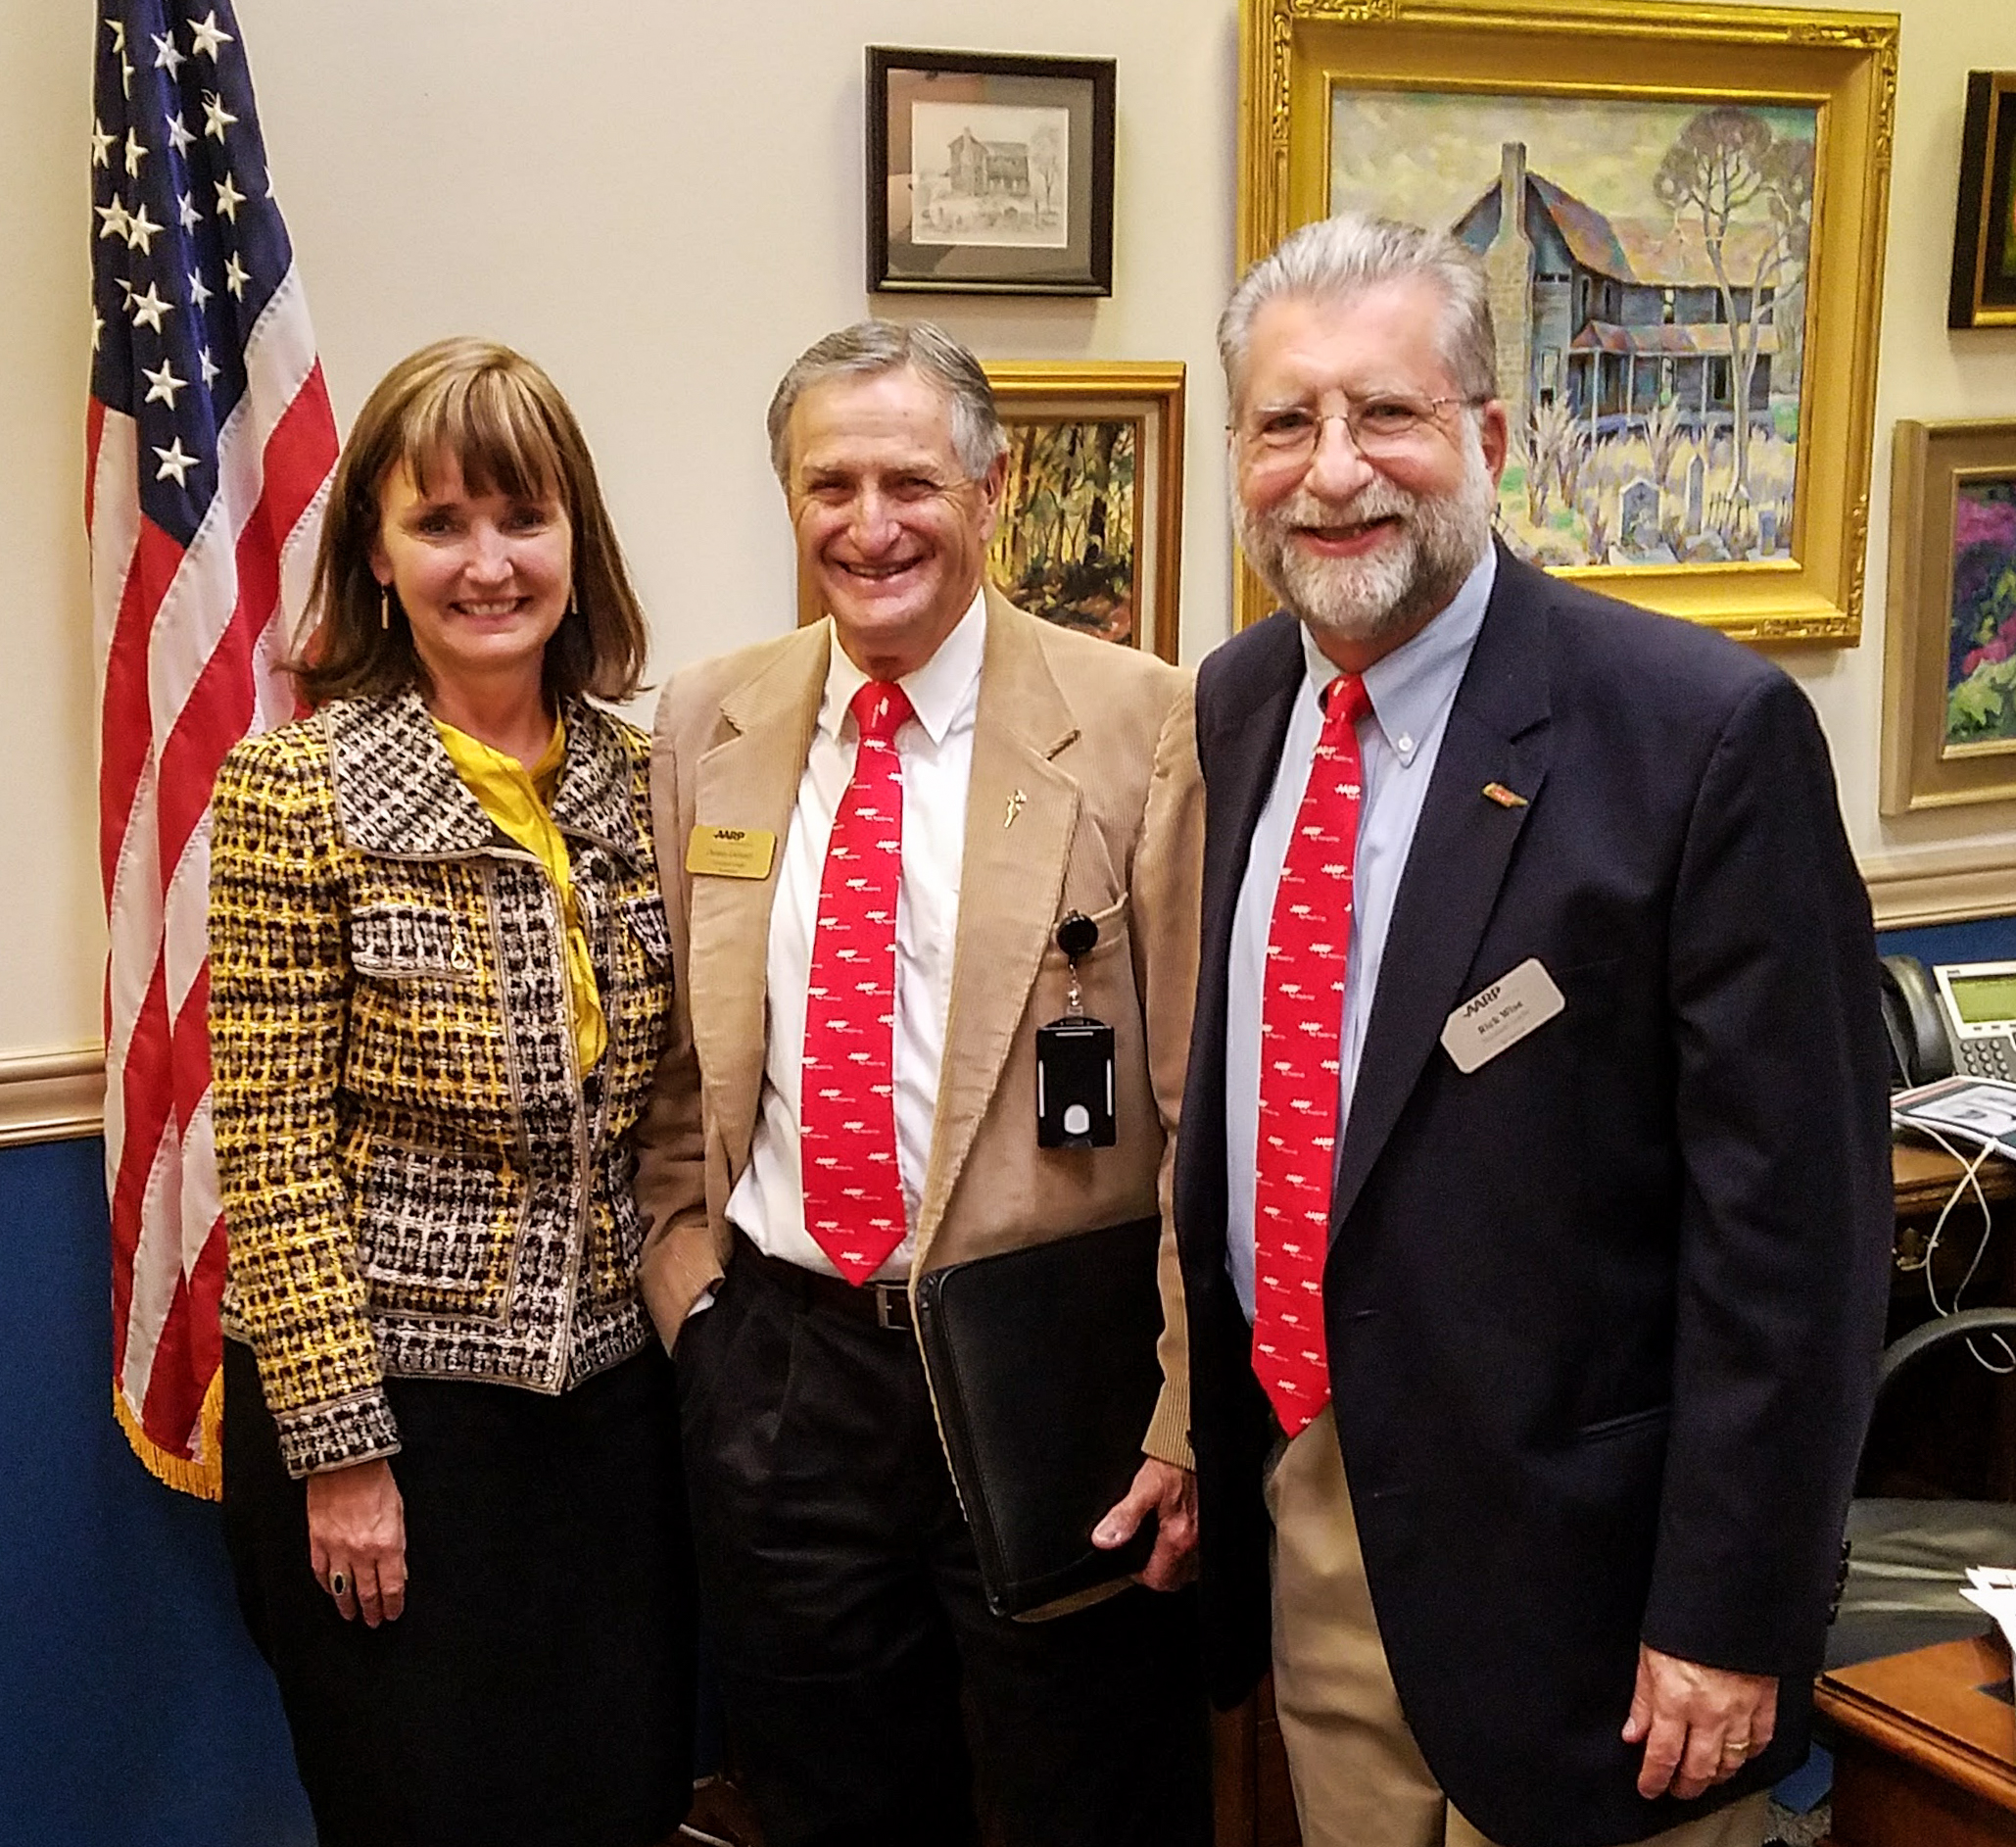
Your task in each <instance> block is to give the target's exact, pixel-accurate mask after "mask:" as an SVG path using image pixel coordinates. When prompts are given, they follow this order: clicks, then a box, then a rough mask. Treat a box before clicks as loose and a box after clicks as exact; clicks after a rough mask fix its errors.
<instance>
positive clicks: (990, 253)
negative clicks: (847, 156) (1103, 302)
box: [865, 45, 1115, 295]
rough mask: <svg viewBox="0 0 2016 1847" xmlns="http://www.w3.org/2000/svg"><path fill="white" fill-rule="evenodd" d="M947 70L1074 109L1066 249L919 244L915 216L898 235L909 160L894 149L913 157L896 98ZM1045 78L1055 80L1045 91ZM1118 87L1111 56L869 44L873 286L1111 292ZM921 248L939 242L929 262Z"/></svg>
mask: <svg viewBox="0 0 2016 1847" xmlns="http://www.w3.org/2000/svg"><path fill="white" fill-rule="evenodd" d="M939 75H954V76H967V77H979V78H981V79H983V80H984V81H985V82H986V84H987V85H988V87H989V89H990V90H992V89H998V90H999V92H1000V93H999V94H990V95H987V96H985V97H984V98H983V99H982V100H983V102H985V103H992V104H1008V105H1015V106H1019V107H1024V108H1042V107H1049V108H1068V109H1070V110H1071V112H1072V138H1071V179H1070V182H1069V192H1068V194H1067V199H1068V222H1069V224H1070V226H1071V236H1070V241H1069V243H1068V244H1067V245H1066V247H1065V248H1064V249H1063V250H1061V251H1059V250H1045V249H1036V248H1025V247H1018V246H983V245H971V244H947V245H942V246H920V245H916V244H912V243H911V242H910V240H909V236H908V228H907V224H905V225H903V226H899V227H898V233H897V236H896V238H895V240H894V241H893V242H892V241H891V238H890V223H889V219H890V213H889V194H890V190H891V188H892V187H893V186H894V185H896V184H897V183H898V182H899V181H900V180H903V179H906V178H908V177H909V169H908V166H907V164H906V165H905V167H904V168H903V169H902V170H896V169H894V168H893V167H892V165H891V162H892V158H896V157H901V158H904V159H905V160H906V162H907V147H908V136H909V124H908V122H907V120H905V121H904V122H902V123H901V124H899V125H898V127H897V129H896V132H895V133H893V134H892V133H891V122H890V111H891V108H892V106H893V104H901V103H904V102H906V101H914V100H917V99H916V98H914V97H908V96H906V94H905V91H906V89H907V88H910V87H915V83H914V81H911V80H914V79H921V80H922V81H924V82H929V81H930V80H931V79H932V78H933V77H934V76H939ZM892 78H893V79H894V83H895V96H894V99H893V104H892V98H891V79H892ZM1045 85H1048V86H1050V93H1049V94H1047V95H1046V94H1045V93H1044V88H1043V86H1045ZM1114 96H1115V77H1114V61H1113V60H1112V59H1111V58H1033V57H1021V56H1012V55H1008V54H1005V53H995V52H978V51H912V50H905V49H903V48H901V47H899V46H893V45H870V46H869V47H868V84H867V107H866V111H865V114H866V116H867V122H868V171H867V204H868V286H869V288H870V289H871V290H878V291H901V292H910V293H922V294H936V295H1111V294H1112V293H1113V124H1114ZM1080 124H1082V127H1083V139H1082V141H1080ZM1081 176H1082V177H1081ZM1080 225H1082V226H1083V229H1082V231H1080V229H1079V226H1080ZM920 250H930V251H931V252H932V256H931V258H930V260H929V262H928V263H927V262H926V261H924V260H922V259H921V258H920V257H919V256H918V255H917V253H918V252H919V251H920Z"/></svg>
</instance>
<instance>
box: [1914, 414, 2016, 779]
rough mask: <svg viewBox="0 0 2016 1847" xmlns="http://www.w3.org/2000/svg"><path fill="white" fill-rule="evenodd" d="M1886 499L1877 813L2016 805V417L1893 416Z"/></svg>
mask: <svg viewBox="0 0 2016 1847" xmlns="http://www.w3.org/2000/svg"><path fill="white" fill-rule="evenodd" d="M1890 507H1891V529H1890V599H1889V602H1888V604H1887V606H1886V610H1887V612H1886V615H1885V618H1884V667H1883V783H1882V808H1883V812H1884V813H1885V814H1907V813H1910V812H1911V811H1913V810H1914V809H1921V808H1944V807H1952V806H1956V805H1958V804H1961V803H1967V802H2012V801H2016V422H1993V423H1919V422H1912V421H1902V420H1900V421H1899V422H1898V424H1897V426H1896V438H1895V441H1894V444H1893V458H1892V469H1891V491H1890Z"/></svg>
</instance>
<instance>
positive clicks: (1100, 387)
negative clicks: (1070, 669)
mask: <svg viewBox="0 0 2016 1847" xmlns="http://www.w3.org/2000/svg"><path fill="white" fill-rule="evenodd" d="M982 364H983V365H984V367H985V369H986V374H987V380H988V382H989V383H990V384H991V385H992V386H993V388H994V403H995V405H996V407H997V408H998V409H999V411H1000V413H1001V422H1002V424H1003V425H1004V426H1005V427H1006V429H1007V431H1008V439H1009V454H1008V479H1007V483H1006V486H1005V488H1004V491H1003V495H1002V504H1001V514H1000V519H999V521H998V522H997V524H996V527H995V533H994V541H993V544H992V545H991V546H990V547H989V548H988V553H987V567H988V568H987V574H988V576H989V577H990V578H991V579H992V581H993V583H994V587H995V588H996V589H997V590H999V591H1000V592H1001V594H1002V595H1003V596H1005V597H1007V598H1008V599H1009V601H1010V602H1012V603H1016V604H1019V605H1020V606H1021V607H1022V608H1026V609H1028V610H1029V611H1030V612H1031V613H1032V614H1033V615H1040V616H1043V617H1045V618H1046V619H1048V620H1050V621H1056V622H1062V623H1064V624H1066V625H1068V626H1071V627H1074V628H1080V629H1082V630H1085V631H1086V632H1088V633H1092V634H1098V635H1103V636H1105V637H1106V638H1107V639H1109V640H1113V641H1119V642H1126V643H1131V644H1132V645H1133V646H1135V647H1137V648H1141V649H1144V650H1146V651H1147V652H1148V653H1150V654H1154V655H1159V656H1161V657H1162V658H1163V659H1164V660H1168V661H1174V660H1175V659H1176V653H1177V645H1178V642H1179V639H1180V637H1179V634H1178V627H1179V624H1178V611H1179V609H1180V607H1181V606H1180V601H1179V596H1180V591H1179V585H1180V568H1181V563H1182V540H1183V388H1184V368H1183V365H1182V362H1181V361H1179V360H1175V361H1159V360H1108V361H1050V360H986V361H983V362H982ZM1121 532H1124V534H1125V537H1124V540H1120V539H1117V537H1116V535H1117V534H1118V533H1121Z"/></svg>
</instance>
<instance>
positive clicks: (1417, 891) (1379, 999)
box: [1330, 550, 1551, 1239]
mask: <svg viewBox="0 0 2016 1847" xmlns="http://www.w3.org/2000/svg"><path fill="white" fill-rule="evenodd" d="M1547 594H1548V582H1547V579H1546V578H1545V577H1544V576H1543V575H1542V574H1541V573H1540V572H1538V571H1535V570H1533V569H1532V568H1531V567H1530V566H1527V565H1524V564H1521V563H1519V562H1518V561H1517V560H1516V559H1512V557H1511V556H1510V555H1509V554H1508V553H1506V552H1504V551H1503V550H1501V552H1500V554H1499V559H1498V578H1497V582H1496V583H1495V585H1494V586H1493V588H1492V593H1491V603H1490V607H1489V608H1487V610H1486V611H1485V615H1484V624H1483V627H1482V628H1481V629H1480V630H1479V631H1478V635H1477V642H1476V646H1475V648H1474V649H1473V650H1472V651H1471V654H1470V663H1469V666H1468V668H1467V670H1466V671H1465V672H1464V680H1463V685H1462V686H1461V688H1459V690H1458V692H1457V696H1456V705H1455V706H1454V707H1453V708H1452V710H1451V712H1450V714H1449V727H1448V729H1447V731H1446V732H1445V733H1444V734H1443V738H1442V750H1441V753H1440V755H1439V756H1438V757H1437V758H1436V761H1435V774H1434V779H1433V780H1432V781H1431V782H1430V783H1429V785H1428V795H1427V800H1426V802H1424V803H1423V804H1422V808H1421V817H1420V820H1419V822H1418V824H1417V825H1416V828H1415V836H1414V845H1413V847H1412V849H1411V850H1410V851H1409V852H1408V856H1407V866H1406V869H1405V871H1404V872H1403V873H1402V874H1401V880H1400V892H1399V895H1398V898H1397V899H1396V900H1395V903H1394V907H1393V920H1392V923H1391V925H1390V927H1389V928H1388V930H1387V933H1386V948H1385V953H1384V956H1383V959H1382V960H1381V962H1380V966H1379V986H1378V992H1377V993H1376V994H1375V995H1374V996H1373V997H1372V1012H1371V1019H1370V1020H1369V1022H1368V1025H1367V1029H1366V1037H1365V1050H1364V1054H1363V1056H1362V1057H1361V1059H1360V1061H1359V1067H1358V1084H1357V1088H1356V1090H1355V1091H1354V1092H1353V1094H1352V1100H1351V1116H1350V1120H1349V1122H1348V1123H1347V1124H1346V1126H1345V1134H1344V1146H1343V1148H1342V1150H1341V1151H1340V1153H1339V1156H1338V1163H1337V1178H1336V1185H1335V1187H1334V1189H1333V1191H1332V1194H1331V1202H1330V1228H1331V1237H1332V1239H1335V1237H1336V1233H1337V1228H1338V1227H1340V1226H1341V1225H1342V1224H1343V1222H1344V1219H1345V1217H1346V1216H1347V1215H1348V1214H1349V1213H1350V1211H1351V1208H1352V1205H1353V1204H1354V1202H1355V1201H1356V1200H1357V1197H1358V1193H1359V1190H1360V1188H1362V1187H1363V1186H1364V1185H1365V1180H1366V1176H1367V1175H1368V1173H1369V1172H1370V1171H1371V1167H1372V1163H1373V1162H1374V1161H1375V1160H1376V1159H1377V1158H1378V1154H1379V1150H1380V1149H1381V1148H1383V1147H1384V1146H1385V1144H1386V1138H1387V1137H1388V1136H1389V1135H1390V1134H1391V1133H1392V1131H1393V1125H1394V1123H1395V1122H1396V1121H1398V1120H1399V1116H1400V1111H1401V1108H1402V1106H1403V1105H1404V1104H1405V1103H1406V1101H1407V1098H1408V1096H1409V1094H1411V1093H1412V1092H1413V1090H1414V1088H1415V1085H1416V1082H1418V1080H1419V1078H1420V1075H1421V1071H1422V1069H1423V1067H1424V1066H1425V1065H1426V1063H1427V1061H1428V1059H1429V1058H1430V1057H1431V1056H1433V1055H1434V1053H1435V1051H1436V1048H1437V1042H1438V1040H1439V1039H1440V1037H1441V1034H1442V1027H1443V1023H1444V1022H1445V1021H1446V1020H1447V1019H1448V1017H1449V1015H1450V1013H1451V1012H1452V1011H1453V1010H1454V1009H1455V1008H1456V1006H1457V1005H1458V1004H1459V1003H1460V1002H1461V1001H1463V1000H1464V998H1466V996H1465V994H1464V982H1465V980H1466V978H1467V977H1468V975H1469V972H1470V967H1471V964H1472V963H1473V962H1474V960H1475V959H1476V954H1477V946H1478V944H1479V942H1480V941H1481V940H1482V938H1483V935H1484V929H1485V926H1486V924H1487V923H1488V922H1489V921H1490V917H1491V912H1492V908H1493V906H1494V905H1495V903H1496V902H1497V899H1498V891H1499V887H1500V885H1501V884H1502V883H1503V882H1504V879H1505V873H1506V868H1507V866H1508V865H1509V864H1510V863H1511V861H1512V849H1513V847H1514V846H1516V845H1517V842H1518V838H1519V833H1520V830H1521V828H1522V827H1523V826H1524V825H1525V820H1526V816H1527V815H1528V814H1529V813H1530V812H1531V809H1530V808H1527V807H1504V806H1502V805H1500V804H1499V803H1498V802H1494V801H1492V800H1491V799H1490V798H1489V797H1487V796H1486V795H1485V794H1484V788H1485V785H1486V784H1489V783H1500V784H1503V785H1504V786H1505V787H1506V788H1507V789H1509V790H1512V791H1513V792H1514V793H1516V794H1518V795H1521V796H1524V797H1525V798H1526V800H1527V802H1534V801H1537V800H1538V798H1539V795H1540V786H1541V784H1542V783H1543V782H1544V781H1545V780H1546V777H1547V766H1548V760H1549V755H1550V743H1551V735H1550V731H1549V727H1548V685H1547ZM1485 972H1486V975H1487V977H1489V976H1495V975H1500V974H1503V973H1505V971H1504V970H1503V969H1492V970H1488V971H1485Z"/></svg>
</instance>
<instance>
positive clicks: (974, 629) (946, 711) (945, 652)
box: [819, 589, 987, 745]
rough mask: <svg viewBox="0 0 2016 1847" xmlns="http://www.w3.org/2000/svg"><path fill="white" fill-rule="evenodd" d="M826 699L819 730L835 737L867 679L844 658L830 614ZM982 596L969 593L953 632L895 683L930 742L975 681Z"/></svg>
mask: <svg viewBox="0 0 2016 1847" xmlns="http://www.w3.org/2000/svg"><path fill="white" fill-rule="evenodd" d="M826 626H827V637H826V643H827V647H826V695H825V697H824V699H822V700H821V702H820V705H819V727H820V729H821V730H822V731H824V732H825V733H826V735H827V736H828V737H830V738H834V739H838V738H839V737H840V720H841V719H842V718H844V717H845V716H846V711H847V706H848V705H849V704H850V703H851V702H852V700H853V697H854V695H855V694H856V693H858V692H859V691H860V690H861V689H862V687H864V686H866V685H867V684H868V676H867V674H865V673H863V672H862V671H861V669H860V668H859V667H857V666H855V664H854V663H853V661H851V660H850V659H848V657H847V651H846V650H845V649H844V648H842V647H841V646H840V637H839V635H838V634H836V633H835V632H834V628H833V617H832V616H830V615H829V616H828V617H827V618H826ZM986 642H987V600H986V592H985V590H984V589H980V590H976V591H975V592H974V593H973V601H972V602H971V603H970V604H968V605H967V606H966V613H965V614H964V615H962V616H961V617H960V618H959V620H958V623H957V625H956V626H955V627H954V628H953V630H952V632H951V633H950V634H949V635H947V636H946V637H945V639H944V640H943V641H941V642H939V643H938V645H937V648H936V651H935V652H934V653H933V655H932V656H931V658H930V659H929V660H927V661H926V662H925V663H924V665H923V666H921V667H919V668H917V669H916V670H915V671H914V672H911V673H906V674H904V675H903V677H902V678H901V679H900V680H898V681H897V682H896V684H897V685H898V686H900V687H901V688H902V689H903V691H904V693H905V694H907V695H908V697H909V700H910V709H911V710H912V711H914V712H915V713H916V714H917V722H918V723H919V724H921V725H922V726H923V727H924V729H925V731H926V732H927V733H928V734H929V735H930V737H931V741H932V743H933V744H935V745H936V744H942V743H943V742H944V737H945V733H946V732H947V731H949V730H950V729H951V728H952V721H953V719H955V718H957V717H958V715H959V711H960V708H961V706H963V705H965V704H966V702H967V700H968V698H969V697H970V696H971V694H972V692H973V688H974V683H975V682H976V681H977V680H978V679H979V678H980V663H981V658H982V656H984V654H985V653H986Z"/></svg>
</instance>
